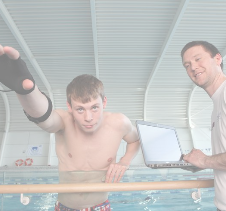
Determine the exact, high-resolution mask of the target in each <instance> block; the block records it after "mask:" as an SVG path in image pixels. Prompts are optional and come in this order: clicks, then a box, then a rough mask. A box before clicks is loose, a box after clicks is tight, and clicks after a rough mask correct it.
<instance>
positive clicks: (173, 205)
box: [0, 169, 216, 211]
mask: <svg viewBox="0 0 226 211" xmlns="http://www.w3.org/2000/svg"><path fill="white" fill-rule="evenodd" d="M15 175H16V176H15ZM210 178H211V179H212V178H213V175H212V172H203V171H202V172H198V173H189V172H184V171H182V172H180V173H174V172H169V171H168V172H165V174H162V172H157V171H156V172H155V170H151V169H139V170H128V171H127V174H126V175H125V176H124V178H123V182H147V181H177V180H197V179H199V180H202V179H210ZM57 183H58V173H57V171H55V170H54V171H45V172H44V173H43V172H41V171H29V172H25V171H24V172H20V173H19V172H16V173H15V172H13V171H10V172H7V173H6V172H4V174H3V175H2V184H57ZM194 191H197V189H176V190H146V191H133V192H111V193H109V201H110V203H111V209H112V211H124V210H125V211H143V210H144V211H156V210H158V211H165V210H166V211H171V210H172V211H177V210H178V211H179V210H180V211H181V210H186V211H194V210H204V211H213V210H216V208H215V206H214V203H213V198H214V189H213V188H202V189H201V199H200V200H194V199H192V197H191V194H192V192H194ZM24 196H28V197H29V198H30V203H29V204H28V205H23V204H21V203H20V194H2V195H1V198H0V200H1V209H0V210H1V211H20V210H21V211H33V210H34V211H36V210H37V211H50V210H54V204H55V202H56V199H57V194H56V193H47V194H46V193H38V194H24Z"/></svg>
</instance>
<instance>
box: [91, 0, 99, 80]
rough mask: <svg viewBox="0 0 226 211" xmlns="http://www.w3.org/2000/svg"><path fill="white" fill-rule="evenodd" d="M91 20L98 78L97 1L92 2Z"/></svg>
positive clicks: (97, 75) (92, 0)
mask: <svg viewBox="0 0 226 211" xmlns="http://www.w3.org/2000/svg"><path fill="white" fill-rule="evenodd" d="M90 9H91V18H92V31H93V47H94V59H95V69H96V77H97V78H99V77H100V73H99V55H98V44H97V24H96V5H95V0H90Z"/></svg>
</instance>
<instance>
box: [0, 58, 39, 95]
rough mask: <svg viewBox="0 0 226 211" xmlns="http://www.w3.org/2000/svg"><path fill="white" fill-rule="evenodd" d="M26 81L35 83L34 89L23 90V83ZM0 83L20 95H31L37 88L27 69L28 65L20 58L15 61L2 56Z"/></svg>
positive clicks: (0, 60) (0, 59)
mask: <svg viewBox="0 0 226 211" xmlns="http://www.w3.org/2000/svg"><path fill="white" fill-rule="evenodd" d="M25 79H29V80H31V81H32V82H33V83H34V86H33V88H32V89H30V90H25V89H23V86H22V83H23V81H24V80H25ZM0 82H1V83H3V84H4V85H5V86H7V87H8V88H9V89H12V90H13V91H15V92H16V93H18V94H20V95H26V94H29V93H31V92H32V91H33V90H34V88H35V81H34V79H33V77H32V75H31V74H30V72H29V70H28V69H27V65H26V63H25V62H24V61H23V60H22V59H21V58H20V57H19V58H18V59H17V60H13V59H10V58H9V57H8V56H7V55H5V54H3V55H2V56H0Z"/></svg>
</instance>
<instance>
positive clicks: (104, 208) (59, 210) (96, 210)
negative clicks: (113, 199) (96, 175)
mask: <svg viewBox="0 0 226 211" xmlns="http://www.w3.org/2000/svg"><path fill="white" fill-rule="evenodd" d="M55 211H111V208H110V203H109V201H108V200H106V201H105V202H103V203H101V204H98V205H96V206H93V207H89V208H84V209H81V210H77V209H72V208H69V207H66V206H64V205H63V204H61V203H60V202H58V201H57V202H56V205H55Z"/></svg>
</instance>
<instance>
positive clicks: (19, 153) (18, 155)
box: [2, 131, 49, 166]
mask: <svg viewBox="0 0 226 211" xmlns="http://www.w3.org/2000/svg"><path fill="white" fill-rule="evenodd" d="M40 145H42V154H41V155H39V156H29V155H28V154H27V150H28V149H29V146H40ZM48 150H49V133H46V132H43V131H42V132H37V131H34V132H25V131H23V132H9V133H8V136H7V140H6V145H5V148H4V152H3V159H2V166H4V165H7V166H15V161H16V160H17V159H23V160H25V159H26V158H32V159H33V165H47V161H48Z"/></svg>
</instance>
